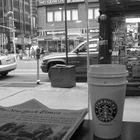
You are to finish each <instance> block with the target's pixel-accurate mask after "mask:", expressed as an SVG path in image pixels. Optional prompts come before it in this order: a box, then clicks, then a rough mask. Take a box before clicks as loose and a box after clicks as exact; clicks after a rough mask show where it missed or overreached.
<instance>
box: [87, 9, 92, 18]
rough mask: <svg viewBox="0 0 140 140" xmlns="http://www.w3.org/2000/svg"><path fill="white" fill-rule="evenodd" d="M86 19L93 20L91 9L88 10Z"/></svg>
mask: <svg viewBox="0 0 140 140" xmlns="http://www.w3.org/2000/svg"><path fill="white" fill-rule="evenodd" d="M88 19H93V9H88Z"/></svg>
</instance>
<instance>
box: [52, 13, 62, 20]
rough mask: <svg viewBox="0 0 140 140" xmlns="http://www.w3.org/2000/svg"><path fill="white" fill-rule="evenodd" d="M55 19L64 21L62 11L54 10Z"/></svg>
mask: <svg viewBox="0 0 140 140" xmlns="http://www.w3.org/2000/svg"><path fill="white" fill-rule="evenodd" d="M54 21H62V13H61V11H55V12H54Z"/></svg>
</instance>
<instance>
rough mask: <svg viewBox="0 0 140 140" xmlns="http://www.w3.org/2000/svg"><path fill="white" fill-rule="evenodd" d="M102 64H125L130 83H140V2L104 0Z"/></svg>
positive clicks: (101, 43) (101, 28) (101, 11)
mask: <svg viewBox="0 0 140 140" xmlns="http://www.w3.org/2000/svg"><path fill="white" fill-rule="evenodd" d="M99 2H100V17H99V23H100V43H99V44H100V47H99V63H101V64H102V63H104V64H107V63H119V64H125V65H126V67H127V69H128V72H129V76H128V81H129V83H131V82H139V81H140V12H139V8H140V2H139V1H136V0H133V1H132V0H127V1H126V0H112V1H106V0H100V1H99Z"/></svg>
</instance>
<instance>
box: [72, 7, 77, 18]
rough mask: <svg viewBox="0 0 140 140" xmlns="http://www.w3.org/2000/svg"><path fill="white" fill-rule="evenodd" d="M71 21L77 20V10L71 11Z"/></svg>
mask: <svg viewBox="0 0 140 140" xmlns="http://www.w3.org/2000/svg"><path fill="white" fill-rule="evenodd" d="M72 20H78V10H76V9H74V10H72Z"/></svg>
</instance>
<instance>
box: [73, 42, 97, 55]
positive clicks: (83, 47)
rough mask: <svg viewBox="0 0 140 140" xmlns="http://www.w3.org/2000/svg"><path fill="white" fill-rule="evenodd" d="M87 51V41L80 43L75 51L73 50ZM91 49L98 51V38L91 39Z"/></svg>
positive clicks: (91, 50)
mask: <svg viewBox="0 0 140 140" xmlns="http://www.w3.org/2000/svg"><path fill="white" fill-rule="evenodd" d="M76 51H78V52H87V43H86V42H83V43H81V44H79V45H78V46H77V47H76V48H75V49H74V50H73V51H71V52H76ZM89 51H90V52H97V51H98V41H97V40H92V41H89Z"/></svg>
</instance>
